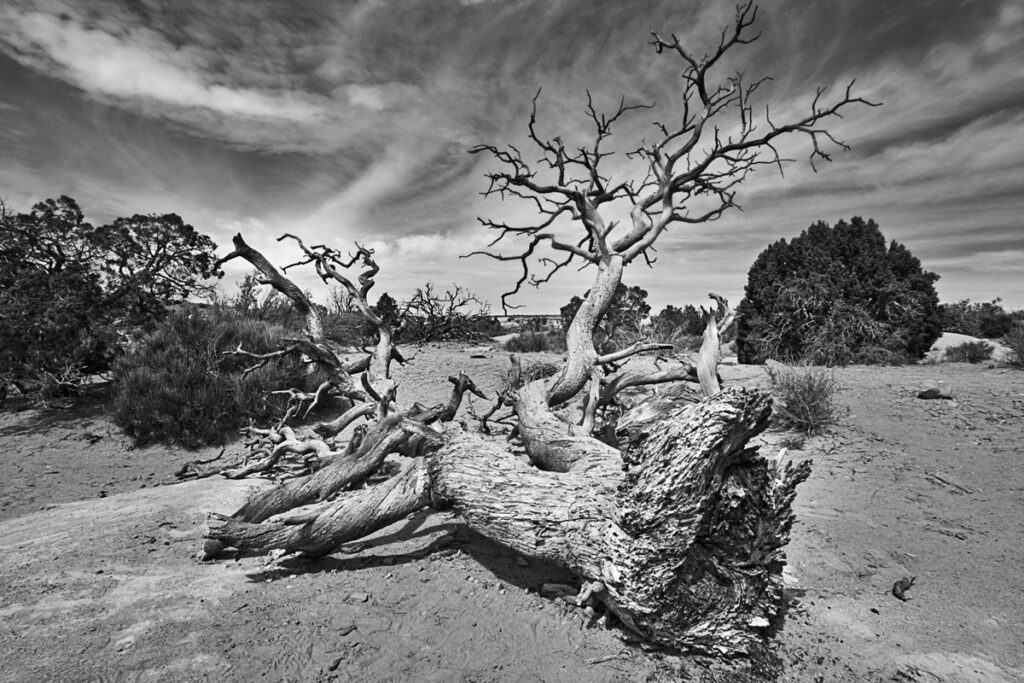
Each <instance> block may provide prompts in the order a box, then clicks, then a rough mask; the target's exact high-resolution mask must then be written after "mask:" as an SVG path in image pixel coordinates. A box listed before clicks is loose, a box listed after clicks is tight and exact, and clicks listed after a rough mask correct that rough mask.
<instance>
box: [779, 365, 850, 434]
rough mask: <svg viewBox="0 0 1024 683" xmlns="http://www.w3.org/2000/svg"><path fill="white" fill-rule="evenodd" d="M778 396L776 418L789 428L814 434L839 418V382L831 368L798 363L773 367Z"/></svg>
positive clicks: (780, 423) (781, 424)
mask: <svg viewBox="0 0 1024 683" xmlns="http://www.w3.org/2000/svg"><path fill="white" fill-rule="evenodd" d="M768 375H769V376H770V377H771V380H772V397H773V398H774V412H773V416H772V420H773V422H774V423H775V424H776V425H777V426H780V427H783V428H785V429H792V430H794V431H797V432H800V433H802V434H807V435H813V434H818V433H820V432H823V431H825V430H826V429H828V428H829V427H831V426H832V425H834V424H836V422H838V420H839V417H840V414H841V411H840V409H839V406H838V405H837V404H836V392H837V391H838V390H839V384H838V382H837V381H836V378H835V373H833V371H832V370H831V369H829V368H823V367H816V366H807V365H797V366H789V367H787V366H782V367H769V368H768Z"/></svg>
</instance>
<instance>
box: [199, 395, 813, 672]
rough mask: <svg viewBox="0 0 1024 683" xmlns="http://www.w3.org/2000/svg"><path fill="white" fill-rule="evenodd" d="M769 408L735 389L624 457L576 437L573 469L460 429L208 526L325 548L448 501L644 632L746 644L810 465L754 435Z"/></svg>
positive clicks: (777, 572) (635, 434)
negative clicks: (394, 468)
mask: <svg viewBox="0 0 1024 683" xmlns="http://www.w3.org/2000/svg"><path fill="white" fill-rule="evenodd" d="M770 410H771V408H770V399H769V398H768V396H767V395H766V394H764V393H762V392H759V391H757V390H749V389H733V388H730V389H725V390H723V391H721V392H719V393H718V394H717V395H716V396H715V397H712V398H708V399H705V400H703V401H701V402H698V403H684V404H683V405H680V406H676V407H675V408H674V409H669V410H667V411H666V413H665V414H664V415H663V417H662V418H661V419H658V420H656V421H654V422H650V423H646V424H645V428H644V429H634V430H631V432H630V434H629V437H628V439H627V441H626V443H625V445H624V449H623V451H622V452H621V455H620V452H619V451H618V450H616V449H613V448H611V447H608V446H606V445H604V444H601V442H598V441H596V440H593V439H590V438H589V437H579V438H580V439H582V440H585V442H587V447H586V448H585V449H580V448H576V449H575V452H577V453H578V454H579V457H576V458H575V459H574V460H573V461H572V462H571V463H565V462H563V463H562V467H559V468H558V469H563V471H542V470H539V469H537V468H534V467H531V466H530V465H529V464H527V463H524V462H523V461H522V460H521V459H519V458H516V457H514V456H512V455H511V454H510V453H509V452H508V451H507V450H506V449H505V448H504V447H503V446H502V445H499V444H497V443H495V442H493V441H490V440H487V439H485V438H483V437H481V436H478V435H473V434H469V433H466V432H464V431H462V430H461V429H458V428H453V429H449V430H448V431H447V432H446V433H445V434H444V436H443V442H444V443H443V445H442V446H441V447H440V448H439V449H438V450H436V451H435V452H434V453H432V454H431V455H430V456H429V457H428V458H426V459H419V460H415V461H412V462H413V464H412V465H411V466H409V467H407V468H406V469H405V470H404V471H403V472H402V474H400V475H398V476H397V477H394V478H392V479H390V480H388V481H387V482H384V483H383V484H380V485H377V486H374V487H371V488H368V489H365V490H363V491H359V492H355V493H352V494H349V495H347V496H345V497H344V498H343V499H342V500H339V501H338V502H337V503H335V504H332V505H331V506H329V507H327V508H324V509H323V510H322V511H320V512H319V513H318V514H316V515H315V516H313V517H310V518H302V519H299V520H297V521H298V522H299V523H298V524H296V523H294V522H295V521H296V520H292V522H291V523H280V522H279V523H268V524H252V523H248V522H244V521H241V520H239V519H230V518H225V517H222V516H217V517H214V518H213V519H212V524H211V526H210V528H209V530H208V531H207V537H208V538H210V539H213V540H216V541H217V542H218V543H223V544H225V545H229V546H234V547H239V548H243V549H245V550H250V551H261V552H263V551H267V550H270V549H272V548H282V549H285V550H288V551H291V552H304V553H306V554H309V555H321V554H325V553H328V552H330V551H331V550H333V549H334V548H336V547H337V546H338V545H339V544H340V543H344V542H347V541H351V540H355V539H357V538H361V537H362V536H364V535H366V534H369V533H371V532H373V531H375V530H377V529H379V528H382V527H384V526H386V525H388V524H390V523H392V522H394V521H396V520H397V519H400V518H401V517H402V516H404V515H405V514H408V513H410V512H412V511H414V510H417V509H420V508H422V507H426V506H427V505H429V504H431V502H433V503H434V504H437V503H443V504H445V505H450V506H452V507H453V508H454V509H455V510H457V511H458V512H459V513H460V514H461V516H462V517H463V518H464V519H465V521H466V523H467V524H468V525H469V526H470V527H471V528H473V529H474V530H476V531H478V532H479V533H481V534H483V535H485V536H487V537H488V538H490V539H492V540H494V541H496V542H498V543H501V544H503V545H505V546H507V547H509V548H511V549H513V550H515V551H518V552H520V553H522V554H524V555H527V556H530V557H535V558H540V559H544V560H548V561H551V562H554V563H556V564H558V565H560V566H563V567H566V568H568V569H570V570H572V571H573V572H575V573H576V574H578V575H579V576H580V577H582V578H583V579H584V580H586V581H587V582H588V592H590V593H592V595H593V596H594V597H595V598H596V599H597V600H598V601H600V602H601V603H603V604H604V605H606V606H607V608H608V609H609V610H610V611H611V612H613V613H614V614H615V615H616V616H618V617H619V619H621V621H622V622H623V623H624V624H625V625H626V626H627V627H628V628H629V629H631V630H633V631H635V632H637V633H639V634H640V635H642V636H643V637H644V638H645V639H648V640H650V641H652V642H657V643H661V644H664V645H668V646H670V647H673V648H679V649H684V650H692V651H699V652H705V653H711V654H719V655H736V654H742V653H745V652H747V651H749V649H750V647H751V646H752V645H753V644H754V643H756V642H759V641H760V640H761V637H762V635H763V633H764V632H765V630H766V629H767V628H768V626H769V623H770V621H771V620H772V618H773V617H774V616H775V614H776V611H777V609H778V607H779V605H780V604H781V597H782V567H783V565H784V563H785V556H784V553H783V547H784V546H785V544H786V543H787V542H788V538H789V532H790V527H791V525H792V522H793V514H792V510H791V503H792V500H793V496H794V494H795V489H796V486H797V484H798V483H800V482H801V481H803V479H805V478H806V477H807V475H808V474H809V471H810V468H809V465H807V464H802V465H800V466H799V467H795V468H794V467H789V466H787V467H784V468H775V467H773V466H772V465H771V464H770V463H769V462H768V461H767V460H765V459H764V458H762V457H760V456H759V455H758V454H757V452H756V450H755V449H750V448H747V447H746V442H747V440H748V439H749V438H750V437H752V436H753V435H755V434H757V433H758V432H760V431H761V430H763V429H764V428H765V426H766V424H767V420H768V417H769V414H770ZM568 438H570V439H574V438H577V437H568ZM590 442H592V443H590ZM595 444H597V445H595ZM584 451H585V452H584Z"/></svg>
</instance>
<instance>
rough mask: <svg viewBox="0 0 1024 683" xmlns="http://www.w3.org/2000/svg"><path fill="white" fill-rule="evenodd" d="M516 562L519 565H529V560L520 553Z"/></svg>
mask: <svg viewBox="0 0 1024 683" xmlns="http://www.w3.org/2000/svg"><path fill="white" fill-rule="evenodd" d="M516 564H517V565H519V566H520V567H529V566H530V562H529V561H528V560H527V559H526V558H525V557H523V556H522V555H520V556H519V557H517V558H516Z"/></svg>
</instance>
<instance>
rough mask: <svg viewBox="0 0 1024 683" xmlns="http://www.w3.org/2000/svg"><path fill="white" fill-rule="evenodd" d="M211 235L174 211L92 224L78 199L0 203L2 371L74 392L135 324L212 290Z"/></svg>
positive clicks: (40, 387)
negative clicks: (19, 205) (25, 207)
mask: <svg viewBox="0 0 1024 683" xmlns="http://www.w3.org/2000/svg"><path fill="white" fill-rule="evenodd" d="M214 251H215V246H214V244H213V242H212V241H211V240H210V239H209V238H208V237H206V236H205V235H201V234H199V233H198V232H196V231H195V229H194V228H193V227H192V226H191V225H187V224H186V223H184V222H183V221H182V220H181V218H179V217H178V216H176V215H174V214H165V215H162V216H158V215H149V216H143V215H135V216H132V217H130V218H118V219H117V220H115V221H113V222H112V223H110V224H108V225H103V226H93V225H92V224H90V223H89V222H87V221H86V220H85V216H84V214H83V213H82V210H81V208H79V206H78V204H77V203H76V202H75V200H73V199H71V198H70V197H60V198H59V199H49V200H46V201H44V202H39V203H38V204H36V205H35V206H33V207H32V210H31V211H30V212H29V213H19V214H14V213H9V212H7V210H6V207H5V206H4V205H3V203H2V202H0V377H3V378H6V379H7V381H9V382H11V383H16V384H17V385H18V386H22V387H25V388H26V391H28V392H40V393H43V394H45V393H47V392H50V391H59V392H65V393H74V392H75V391H76V390H77V389H78V388H79V387H80V386H81V384H82V383H83V382H84V381H85V380H86V379H88V377H89V376H90V375H92V374H96V373H103V372H106V371H108V370H109V369H110V365H111V363H112V362H113V360H114V358H116V357H117V355H118V354H119V353H120V352H121V350H122V343H123V341H124V340H125V339H126V338H127V337H128V335H129V334H130V331H131V330H132V329H133V328H135V327H138V326H144V325H149V324H155V323H156V322H157V321H159V320H161V319H162V318H163V317H164V316H165V315H166V313H167V310H168V308H169V307H170V306H172V305H173V304H176V303H180V302H182V301H184V300H185V299H187V298H188V297H189V296H190V295H192V294H195V293H198V292H203V291H206V289H207V287H206V286H205V285H204V281H205V280H206V279H208V278H210V277H213V276H215V275H217V274H218V273H217V266H216V256H215V254H214Z"/></svg>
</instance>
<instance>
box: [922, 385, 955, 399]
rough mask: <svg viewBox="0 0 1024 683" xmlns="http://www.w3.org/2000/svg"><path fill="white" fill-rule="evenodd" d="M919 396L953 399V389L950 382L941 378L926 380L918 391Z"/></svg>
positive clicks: (923, 397)
mask: <svg viewBox="0 0 1024 683" xmlns="http://www.w3.org/2000/svg"><path fill="white" fill-rule="evenodd" d="M917 397H918V398H922V399H936V398H942V399H947V400H949V399H952V398H953V390H952V389H951V388H950V386H949V385H948V384H946V383H945V382H943V381H941V380H939V381H938V382H935V381H931V382H926V383H925V385H924V386H923V387H922V388H921V390H920V391H919V392H917Z"/></svg>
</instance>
